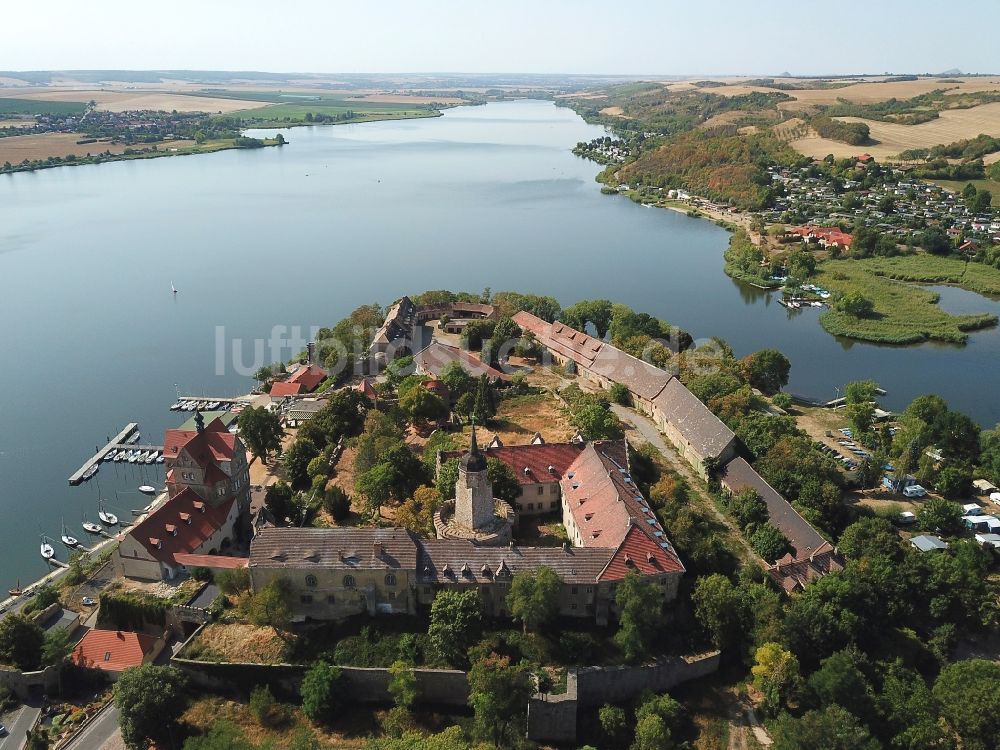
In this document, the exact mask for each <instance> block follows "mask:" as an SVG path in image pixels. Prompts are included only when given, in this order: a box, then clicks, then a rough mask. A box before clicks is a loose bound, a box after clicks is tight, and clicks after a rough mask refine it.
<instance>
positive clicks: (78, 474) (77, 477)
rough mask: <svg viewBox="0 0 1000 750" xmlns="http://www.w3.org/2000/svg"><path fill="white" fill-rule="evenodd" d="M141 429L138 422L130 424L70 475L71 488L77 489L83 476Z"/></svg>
mask: <svg viewBox="0 0 1000 750" xmlns="http://www.w3.org/2000/svg"><path fill="white" fill-rule="evenodd" d="M138 429H139V423H138V422H129V423H128V424H127V425H125V429H123V430H122V431H121V432H119V433H118V434H117V435H115V437H114V438H112V439H111V441H110V442H109V443H108V444H107V445H105V446H104V447H103V448H101V449H100V450H99V451H97V453H95V454H94V455H93V456H91V457H90V458H89V459H87V461H86V462H85V463H84V464H83V466H81V467H80V468H79V469H77V470H76V471H74V472H73V473H72V474H70V477H69V483H70V486H72V487H75V486H77V485H78V484H80V482H82V481H83V475H84V474H86V473H87V472H88V471H90V470H91V469H92V468H93V467H95V466H97V465H98V464H100V463H101V461H103V460H104V457H105V456H106V455H108V453H110V452H111V451H112V450H118V448H119V446H120V445H121V444H122V443H124V442H125V441H126V440H128V439H129V438H130V437H131V436H132V435H133V433H135V431H136V430H138Z"/></svg>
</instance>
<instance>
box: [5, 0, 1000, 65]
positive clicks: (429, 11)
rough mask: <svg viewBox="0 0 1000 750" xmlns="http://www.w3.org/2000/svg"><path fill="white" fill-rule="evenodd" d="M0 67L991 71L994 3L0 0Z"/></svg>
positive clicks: (997, 5) (998, 24)
mask: <svg viewBox="0 0 1000 750" xmlns="http://www.w3.org/2000/svg"><path fill="white" fill-rule="evenodd" d="M4 6H5V7H4V8H3V10H2V11H0V19H2V21H3V26H4V29H5V33H4V35H3V45H2V47H0V68H2V69H7V70H39V69H42V70H45V69H95V68H96V69H109V68H110V69H116V68H118V69H121V68H124V69H150V68H153V69H170V68H174V69H177V68H183V69H210V70H266V71H278V72H290V71H299V72H326V73H334V72H345V73H363V72H376V73H384V72H430V71H435V72H445V71H454V72H470V73H477V72H510V73H620V74H651V73H659V74H691V73H761V74H777V73H781V72H782V71H786V70H787V71H790V72H791V73H793V74H825V73H858V72H865V73H882V72H885V71H892V72H900V73H902V72H913V73H918V72H932V73H938V72H941V71H943V70H946V69H949V68H960V69H961V70H963V71H965V72H998V71H1000V51H998V50H1000V48H998V46H997V44H996V31H997V28H1000V1H998V0H957V2H940V0H866V1H865V2H856V1H855V0H838V1H837V2H822V3H821V2H815V1H814V0H796V1H795V2H792V1H789V0H780V1H777V2H775V1H773V0H755V1H752V0H740V1H739V2H735V1H734V2H722V1H721V0H695V1H694V2H692V1H691V0H684V1H683V2H674V1H673V0H662V1H659V2H657V1H656V0H632V1H631V2H607V1H606V0H605V1H604V2H596V1H595V0H572V1H570V0H492V1H491V2H485V1H482V0H437V1H432V0H358V1H357V2H351V3H346V2H340V1H339V0H308V1H307V0H266V1H265V0H242V1H239V2H238V1H237V0H207V1H206V2H197V1H195V2H188V3H180V4H177V3H173V4H171V3H166V4H164V3H137V2H135V0H91V1H90V2H82V1H81V0H44V1H39V2H5V3H4Z"/></svg>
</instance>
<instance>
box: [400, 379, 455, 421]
mask: <svg viewBox="0 0 1000 750" xmlns="http://www.w3.org/2000/svg"><path fill="white" fill-rule="evenodd" d="M399 408H400V409H402V410H403V412H404V413H405V414H406V416H407V417H409V419H410V421H411V422H413V423H414V424H417V423H418V422H430V421H433V420H435V419H441V418H442V417H446V416H448V406H447V404H445V402H444V401H443V400H441V397H440V396H438V395H437V394H434V393H431V392H430V391H429V390H427V389H426V388H424V387H422V386H418V387H416V388H411V389H410V390H408V391H407V392H406V393H405V394H403V395H402V396H401V397H400V399H399Z"/></svg>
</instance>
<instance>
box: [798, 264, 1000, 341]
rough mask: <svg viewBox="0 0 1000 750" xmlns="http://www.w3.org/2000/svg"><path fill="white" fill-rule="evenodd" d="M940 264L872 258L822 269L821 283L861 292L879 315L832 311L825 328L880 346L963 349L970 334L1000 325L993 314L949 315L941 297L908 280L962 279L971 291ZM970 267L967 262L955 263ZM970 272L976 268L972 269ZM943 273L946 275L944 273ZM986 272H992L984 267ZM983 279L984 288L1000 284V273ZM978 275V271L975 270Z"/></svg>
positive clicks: (953, 271) (838, 289)
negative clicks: (933, 343) (934, 344)
mask: <svg viewBox="0 0 1000 750" xmlns="http://www.w3.org/2000/svg"><path fill="white" fill-rule="evenodd" d="M941 260H945V261H947V260H951V259H947V258H934V257H932V256H926V255H915V256H909V257H906V258H888V259H887V258H868V259H865V260H831V261H827V262H825V263H823V264H822V265H820V266H819V268H818V269H817V273H816V283H817V284H819V285H820V286H822V287H824V288H826V289H829V290H831V291H833V292H840V293H847V292H858V293H860V294H861V295H862V296H864V297H866V298H867V299H869V300H871V301H872V302H873V303H874V305H875V314H874V315H873V316H871V317H868V318H857V317H854V316H853V315H849V314H847V313H843V312H840V311H838V310H833V309H832V310H829V311H828V312H825V313H823V314H822V315H821V316H820V323H821V325H822V326H823V328H825V329H826V330H827V332H829V333H831V334H833V335H834V336H846V337H849V338H854V339H860V340H862V341H871V342H874V343H879V344H916V343H920V342H922V341H929V340H930V341H942V342H946V343H952V344H964V343H965V342H966V341H967V340H968V338H969V334H968V332H969V331H974V330H978V329H981V328H986V327H989V326H992V325H996V323H997V319H996V317H995V316H993V315H988V314H985V313H984V314H980V315H950V314H948V313H946V312H945V311H944V310H942V309H941V308H940V307H938V305H937V302H938V295H937V294H935V293H934V292H932V291H929V290H926V289H919V288H916V287H915V286H914V285H913V284H910V283H904V282H903V281H891V280H889V279H890V275H893V276H895V277H896V278H907V279H911V280H914V281H916V280H920V281H938V282H941V281H947V280H948V279H947V274H948V273H951V274H952V275H953V278H956V279H958V278H961V281H962V286H963V287H966V288H972V286H970V283H974V282H973V280H972V279H970V278H969V277H968V276H964V277H958V276H957V270H956V267H955V266H952V265H950V264H945V265H942V264H940V263H939V261H941ZM954 262H955V263H959V264H961V265H965V264H964V263H963V262H962V261H954ZM970 267H971V265H970ZM942 269H944V270H942ZM982 269H987V267H986V266H983V267H982ZM989 271H992V272H993V273H992V274H990V273H988V272H987V273H986V274H984V278H983V279H980V283H981V284H983V286H984V288H985V286H987V285H989V284H997V283H1000V271H997V270H996V269H989ZM975 272H976V273H978V269H977V270H976V271H975Z"/></svg>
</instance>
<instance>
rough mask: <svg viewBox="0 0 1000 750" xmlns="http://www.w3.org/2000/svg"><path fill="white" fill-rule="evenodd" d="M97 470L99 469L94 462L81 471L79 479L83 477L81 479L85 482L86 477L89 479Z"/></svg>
mask: <svg viewBox="0 0 1000 750" xmlns="http://www.w3.org/2000/svg"><path fill="white" fill-rule="evenodd" d="M98 471H99V469H98V466H97V464H94V465H93V466H91V467H90V468H89V469H87V470H86V471H85V472H83V476H82V477H81V479H83V481H84V482H86V481H87V480H88V479H90V478H91V477H92V476H94V474H96V473H97V472H98Z"/></svg>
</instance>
